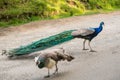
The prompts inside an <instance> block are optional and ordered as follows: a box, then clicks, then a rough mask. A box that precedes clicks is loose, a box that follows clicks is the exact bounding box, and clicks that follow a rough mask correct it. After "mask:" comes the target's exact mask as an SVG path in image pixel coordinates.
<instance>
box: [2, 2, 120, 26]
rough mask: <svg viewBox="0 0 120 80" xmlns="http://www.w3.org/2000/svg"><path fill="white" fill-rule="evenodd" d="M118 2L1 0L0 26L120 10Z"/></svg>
mask: <svg viewBox="0 0 120 80" xmlns="http://www.w3.org/2000/svg"><path fill="white" fill-rule="evenodd" d="M119 2H120V1H119V0H115V1H114V0H102V1H101V0H89V1H88V0H50V1H49V0H23V1H19V0H6V1H5V3H4V0H1V1H0V27H10V26H18V25H22V24H25V23H29V22H32V21H38V20H39V21H40V20H51V19H59V18H67V17H71V16H83V15H92V14H98V13H109V12H113V11H118V10H120V6H119V4H120V3H119ZM13 4H14V5H13ZM118 7H119V8H118Z"/></svg>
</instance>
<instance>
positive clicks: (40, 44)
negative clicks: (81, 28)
mask: <svg viewBox="0 0 120 80" xmlns="http://www.w3.org/2000/svg"><path fill="white" fill-rule="evenodd" d="M72 31H74V30H68V31H64V32H61V33H59V34H56V35H53V36H50V37H48V38H44V39H40V40H38V41H36V42H33V43H31V44H29V45H26V46H22V47H19V48H15V49H13V50H10V51H9V52H8V54H9V55H10V56H20V55H25V54H30V53H32V52H35V51H40V50H44V49H46V48H49V47H52V46H55V45H57V44H60V43H63V42H66V41H69V40H72V39H73V38H74V37H73V36H72V35H71V33H72Z"/></svg>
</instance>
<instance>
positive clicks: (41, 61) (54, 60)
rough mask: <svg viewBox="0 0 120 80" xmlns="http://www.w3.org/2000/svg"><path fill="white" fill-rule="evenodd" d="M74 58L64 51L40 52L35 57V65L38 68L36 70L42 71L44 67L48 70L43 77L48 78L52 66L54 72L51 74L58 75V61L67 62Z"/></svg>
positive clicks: (59, 49)
mask: <svg viewBox="0 0 120 80" xmlns="http://www.w3.org/2000/svg"><path fill="white" fill-rule="evenodd" d="M73 59H74V57H73V56H72V55H70V54H68V53H66V52H65V49H63V48H58V49H51V50H49V51H48V50H46V51H41V52H40V55H39V56H37V57H35V59H34V60H35V63H36V65H37V66H38V68H40V69H42V68H44V67H46V68H47V69H48V75H47V76H45V77H50V71H49V70H50V69H52V68H53V67H54V66H55V67H56V70H55V72H54V73H53V74H56V73H58V67H57V64H58V61H61V60H63V61H64V60H67V61H71V60H73Z"/></svg>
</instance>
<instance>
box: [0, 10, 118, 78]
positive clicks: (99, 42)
mask: <svg viewBox="0 0 120 80" xmlns="http://www.w3.org/2000/svg"><path fill="white" fill-rule="evenodd" d="M101 21H104V22H105V27H104V28H103V31H102V32H101V33H100V34H99V35H98V36H97V37H96V38H95V39H94V40H93V41H92V42H91V46H92V47H93V49H94V50H96V51H97V52H93V53H92V52H89V51H88V50H86V51H83V50H82V42H83V40H82V39H73V40H71V41H69V42H66V43H63V44H60V45H57V46H55V47H52V48H59V47H63V48H65V49H66V51H67V52H68V53H70V54H72V55H73V56H74V57H75V59H74V60H73V61H72V62H67V61H64V62H62V61H61V62H60V63H59V65H58V67H59V73H58V74H56V75H52V73H53V71H54V69H53V70H51V75H52V76H51V77H50V78H47V79H45V78H44V76H45V75H47V69H46V68H44V69H39V68H38V67H37V66H36V64H35V62H34V56H36V55H38V54H39V52H36V53H33V54H31V55H27V56H24V57H19V58H16V59H13V60H9V59H8V58H7V57H6V56H1V55H0V80H120V52H119V51H120V28H119V27H120V11H117V12H112V13H108V14H96V15H89V16H75V17H71V18H65V19H57V20H47V21H37V22H31V23H28V24H25V25H22V26H19V28H18V27H11V28H7V29H0V50H2V49H7V50H9V49H13V48H16V47H19V46H21V45H26V44H29V43H31V42H33V41H36V40H39V39H41V38H44V37H48V36H50V35H54V34H57V33H59V32H62V31H64V30H70V29H80V28H87V27H97V26H99V23H100V22H101ZM86 47H87V48H88V46H87V44H86ZM49 49H51V48H49Z"/></svg>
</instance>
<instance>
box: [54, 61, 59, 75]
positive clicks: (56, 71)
mask: <svg viewBox="0 0 120 80" xmlns="http://www.w3.org/2000/svg"><path fill="white" fill-rule="evenodd" d="M55 67H56V70H55V72H54V73H53V74H56V73H58V67H57V62H56V64H55Z"/></svg>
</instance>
